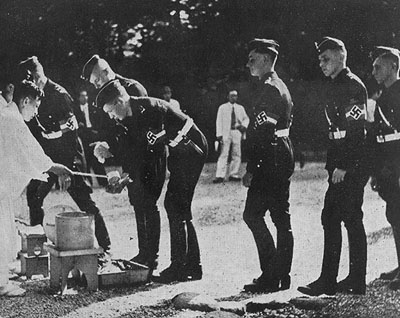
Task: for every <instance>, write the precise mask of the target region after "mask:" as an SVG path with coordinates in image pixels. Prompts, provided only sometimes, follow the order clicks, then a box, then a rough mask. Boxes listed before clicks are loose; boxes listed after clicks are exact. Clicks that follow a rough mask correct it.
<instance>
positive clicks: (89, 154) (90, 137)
mask: <svg viewBox="0 0 400 318" xmlns="http://www.w3.org/2000/svg"><path fill="white" fill-rule="evenodd" d="M80 139H81V141H82V148H83V150H84V156H85V160H86V167H85V169H86V172H88V173H90V169H91V168H92V169H93V171H94V173H95V174H99V175H105V174H106V171H105V169H104V166H103V165H102V164H101V163H100V162H99V161H98V160H97V158H96V157H95V156H94V153H93V149H94V147H93V146H92V147H91V146H89V145H90V144H91V143H92V142H95V141H98V140H97V138H96V136H95V135H94V134H93V133H92V131H91V130H90V129H86V130H85V131H84V132H82V133H81V134H80ZM92 180H93V178H92ZM97 182H98V183H99V185H101V186H106V185H107V184H108V182H107V179H105V178H98V179H97ZM92 184H93V181H92Z"/></svg>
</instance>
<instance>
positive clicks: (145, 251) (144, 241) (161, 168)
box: [128, 154, 166, 262]
mask: <svg viewBox="0 0 400 318" xmlns="http://www.w3.org/2000/svg"><path fill="white" fill-rule="evenodd" d="M165 165H166V162H165V154H164V157H163V156H160V158H159V160H158V162H157V163H155V165H154V166H153V168H154V173H155V174H152V177H151V180H152V181H153V182H148V180H149V178H147V177H146V176H145V175H138V176H137V177H133V182H132V183H130V184H129V185H128V195H129V201H130V203H131V205H132V206H133V209H134V211H135V218H136V228H137V236H138V248H139V256H140V258H141V259H143V260H144V261H145V262H146V261H149V262H152V261H154V260H155V259H157V257H158V251H159V245H160V232H161V230H160V211H159V210H158V207H157V200H158V199H159V197H160V195H161V190H162V187H163V184H164V181H165V169H166V166H165Z"/></svg>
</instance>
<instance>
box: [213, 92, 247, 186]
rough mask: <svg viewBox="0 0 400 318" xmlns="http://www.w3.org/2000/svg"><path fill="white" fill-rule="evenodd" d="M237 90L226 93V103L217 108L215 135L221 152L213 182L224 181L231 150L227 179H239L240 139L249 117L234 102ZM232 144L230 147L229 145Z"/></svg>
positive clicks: (240, 106) (236, 97)
mask: <svg viewBox="0 0 400 318" xmlns="http://www.w3.org/2000/svg"><path fill="white" fill-rule="evenodd" d="M237 99H238V92H237V91H235V90H231V91H230V92H229V93H228V101H229V102H228V103H225V104H222V105H221V106H219V108H218V113H217V121H216V136H217V140H218V141H219V142H220V144H221V153H220V155H219V158H218V162H217V172H216V176H215V179H214V181H213V182H214V183H221V182H223V181H224V178H225V175H226V169H227V164H228V157H229V151H230V149H232V151H231V157H232V160H231V164H230V169H229V180H230V181H240V180H241V178H240V176H239V168H240V163H241V160H242V159H241V156H242V152H241V141H242V138H243V134H244V132H245V131H246V129H247V126H248V125H249V117H248V116H247V114H246V111H245V109H244V107H243V106H242V105H239V104H237V103H236V101H237ZM231 146H232V147H231Z"/></svg>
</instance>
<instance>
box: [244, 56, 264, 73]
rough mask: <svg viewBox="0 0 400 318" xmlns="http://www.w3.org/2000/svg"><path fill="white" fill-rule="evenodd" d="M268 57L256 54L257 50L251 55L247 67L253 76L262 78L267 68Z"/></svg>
mask: <svg viewBox="0 0 400 318" xmlns="http://www.w3.org/2000/svg"><path fill="white" fill-rule="evenodd" d="M265 63H266V55H264V54H260V53H257V52H255V50H253V51H251V52H250V53H249V60H248V62H247V64H246V66H247V67H248V68H249V71H250V74H251V75H252V76H259V77H260V76H262V73H263V70H264V68H265Z"/></svg>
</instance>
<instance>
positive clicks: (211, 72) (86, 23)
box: [0, 0, 400, 148]
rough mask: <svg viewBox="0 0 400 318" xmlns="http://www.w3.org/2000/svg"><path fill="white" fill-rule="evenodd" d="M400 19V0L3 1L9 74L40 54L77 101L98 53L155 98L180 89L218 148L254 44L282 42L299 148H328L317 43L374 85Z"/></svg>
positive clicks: (2, 50)
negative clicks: (220, 122)
mask: <svg viewBox="0 0 400 318" xmlns="http://www.w3.org/2000/svg"><path fill="white" fill-rule="evenodd" d="M399 17H400V3H399V2H398V1H397V0H331V1H322V0H296V1H293V0H136V1H133V0H2V1H1V4H0V37H1V40H2V46H1V47H0V62H1V68H0V70H1V71H2V74H1V76H4V74H7V73H9V74H13V70H14V67H15V64H16V63H17V62H18V61H19V60H21V59H22V58H25V57H26V56H28V55H37V56H38V57H39V58H40V60H41V61H43V64H44V65H45V66H46V69H47V70H48V73H49V76H50V77H52V78H53V79H54V80H56V81H58V82H60V83H62V84H63V85H65V86H66V87H67V88H68V89H69V90H70V91H71V92H78V89H79V87H81V86H82V85H84V83H83V82H81V81H80V80H79V74H80V70H81V67H82V65H83V63H84V62H86V60H87V59H88V58H89V57H90V56H91V55H92V54H95V53H98V54H100V55H101V56H103V57H105V58H106V59H107V60H108V61H109V62H110V64H111V65H112V66H113V68H114V69H116V70H117V71H118V72H119V73H121V74H124V75H127V76H129V77H133V78H135V79H138V80H139V81H141V82H143V84H144V85H145V86H146V87H147V88H148V89H149V91H150V94H154V93H155V92H157V91H158V90H157V88H158V87H159V86H161V85H164V84H166V83H168V84H169V85H170V86H172V87H173V89H174V94H175V96H176V97H177V98H178V99H179V100H180V101H181V102H182V106H183V109H186V111H187V112H188V113H190V115H192V116H194V117H196V119H197V121H198V122H199V123H200V126H201V128H202V129H203V130H204V131H205V133H206V135H207V137H208V139H209V141H212V140H210V139H212V138H213V133H214V131H213V129H214V122H215V117H214V116H215V114H216V108H217V107H218V105H219V103H220V102H221V101H219V100H218V99H219V98H220V96H226V90H227V89H229V88H235V89H238V90H239V95H240V96H241V97H242V100H241V103H243V104H244V105H245V106H247V107H248V106H249V101H250V99H251V95H252V89H254V87H255V83H254V82H253V80H252V79H250V78H249V76H248V71H247V70H246V68H245V64H246V60H247V51H246V43H247V42H248V41H249V40H250V39H251V38H254V37H266V38H274V39H276V40H278V42H279V43H280V44H281V54H280V57H279V60H278V67H277V70H278V73H279V74H280V76H281V77H282V78H283V79H284V80H285V81H286V82H287V83H289V85H288V86H289V89H291V91H292V92H293V93H292V95H293V98H294V102H295V121H294V126H293V130H292V131H293V134H294V140H296V141H298V142H299V143H301V142H302V143H304V142H307V143H308V144H311V146H312V148H315V147H317V148H319V147H322V146H321V145H322V144H323V143H322V139H321V138H323V137H321V133H320V132H321V131H322V129H323V125H324V124H325V123H324V119H323V117H321V107H320V106H321V105H320V102H319V101H320V100H321V98H320V94H321V93H320V92H321V91H323V89H321V88H323V84H322V83H323V81H324V79H323V76H322V75H321V74H320V70H319V68H318V65H317V59H316V53H315V50H314V44H313V43H314V41H317V40H318V39H319V38H320V37H322V36H324V35H331V36H334V37H338V38H340V39H342V40H343V41H344V42H345V43H346V46H347V48H348V51H349V61H348V62H349V63H348V64H349V65H350V67H351V68H352V70H353V71H354V72H355V73H356V74H358V75H359V76H361V77H362V78H363V79H364V80H365V81H366V83H367V84H368V83H370V82H371V83H372V82H373V80H372V79H371V78H370V77H369V74H370V70H371V61H370V60H369V59H368V52H369V51H370V49H371V48H372V47H373V46H374V45H389V46H394V47H399V48H400V19H399ZM211 84H212V85H211ZM214 86H215V87H216V88H217V90H215V89H214ZM216 101H218V103H217V105H214V103H216Z"/></svg>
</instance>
